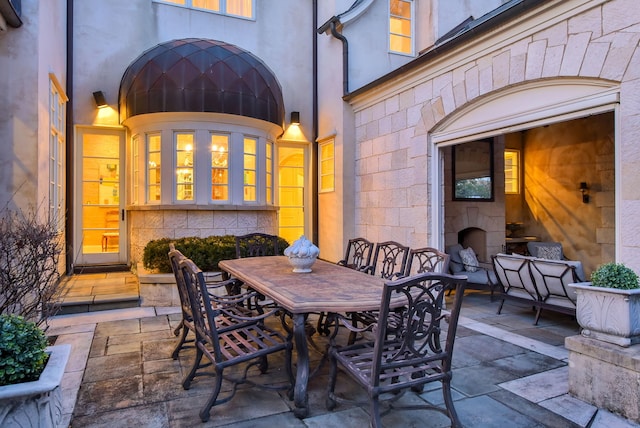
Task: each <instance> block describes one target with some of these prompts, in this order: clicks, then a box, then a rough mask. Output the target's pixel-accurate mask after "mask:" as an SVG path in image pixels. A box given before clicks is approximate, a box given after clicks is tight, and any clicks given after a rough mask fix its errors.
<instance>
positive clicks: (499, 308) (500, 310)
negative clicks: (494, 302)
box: [497, 299, 504, 315]
mask: <svg viewBox="0 0 640 428" xmlns="http://www.w3.org/2000/svg"><path fill="white" fill-rule="evenodd" d="M502 306H504V299H502V302H500V307H498V312H497V314H498V315H500V312H502Z"/></svg>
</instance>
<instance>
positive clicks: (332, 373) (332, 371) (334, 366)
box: [325, 355, 338, 410]
mask: <svg viewBox="0 0 640 428" xmlns="http://www.w3.org/2000/svg"><path fill="white" fill-rule="evenodd" d="M337 376H338V362H337V361H336V359H335V357H333V355H332V356H330V357H329V383H328V387H327V401H326V403H325V405H326V407H327V410H333V409H335V408H336V400H335V399H334V398H333V394H334V392H335V389H336V378H337Z"/></svg>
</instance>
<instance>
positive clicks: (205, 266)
mask: <svg viewBox="0 0 640 428" xmlns="http://www.w3.org/2000/svg"><path fill="white" fill-rule="evenodd" d="M171 242H173V244H174V245H175V246H176V249H177V250H180V251H181V252H182V254H184V255H185V256H187V257H188V258H190V259H191V260H193V262H194V263H195V264H196V265H197V266H198V267H199V268H200V269H202V270H203V271H204V272H215V271H218V270H220V268H218V262H220V260H228V259H235V258H236V237H235V236H234V235H224V236H209V237H207V238H198V237H195V236H194V237H188V238H179V239H170V238H162V239H155V240H153V241H149V243H147V245H146V246H145V247H144V256H143V260H142V262H143V265H144V267H145V269H150V270H157V271H158V272H160V273H171V272H172V271H171V264H170V263H169V256H168V253H169V243H171ZM288 246H289V243H288V242H287V241H286V240H285V239H284V238H278V251H279V253H280V255H282V253H283V251H284V249H285V248H287V247H288Z"/></svg>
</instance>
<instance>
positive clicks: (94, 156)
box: [74, 127, 127, 265]
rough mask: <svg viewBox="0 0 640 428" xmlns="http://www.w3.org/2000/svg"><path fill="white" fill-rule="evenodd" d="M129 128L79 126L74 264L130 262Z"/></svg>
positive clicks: (76, 156) (77, 138)
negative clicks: (126, 156)
mask: <svg viewBox="0 0 640 428" xmlns="http://www.w3.org/2000/svg"><path fill="white" fill-rule="evenodd" d="M124 142H125V131H124V129H120V128H100V127H78V128H77V132H76V154H75V159H76V174H75V177H76V180H75V184H76V185H75V204H74V207H75V213H74V219H75V220H74V232H75V233H74V258H75V261H74V264H76V265H95V264H116V263H126V261H127V255H126V248H127V246H126V244H127V239H126V229H125V211H124V207H125V205H124V204H125V198H124V195H123V189H124V183H123V180H124V174H123V172H124V169H123V167H124Z"/></svg>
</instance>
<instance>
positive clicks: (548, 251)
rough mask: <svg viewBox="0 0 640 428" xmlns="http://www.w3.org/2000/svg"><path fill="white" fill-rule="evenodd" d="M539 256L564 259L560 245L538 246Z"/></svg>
mask: <svg viewBox="0 0 640 428" xmlns="http://www.w3.org/2000/svg"><path fill="white" fill-rule="evenodd" d="M538 257H539V258H541V259H549V260H560V259H562V248H560V247H558V246H553V247H543V246H540V247H538Z"/></svg>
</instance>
